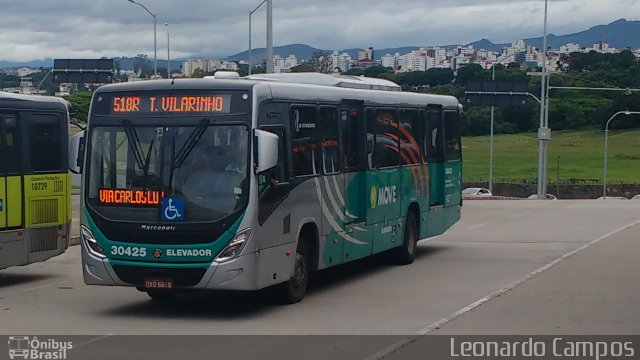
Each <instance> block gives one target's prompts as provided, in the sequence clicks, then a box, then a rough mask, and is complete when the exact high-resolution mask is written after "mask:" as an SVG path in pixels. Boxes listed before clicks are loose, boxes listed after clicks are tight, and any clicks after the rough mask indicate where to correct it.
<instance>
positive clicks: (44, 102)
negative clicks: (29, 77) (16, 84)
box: [0, 91, 69, 110]
mask: <svg viewBox="0 0 640 360" xmlns="http://www.w3.org/2000/svg"><path fill="white" fill-rule="evenodd" d="M2 107H10V108H14V109H20V108H34V109H49V110H50V109H57V110H63V109H64V110H67V109H68V108H69V102H68V101H67V100H65V99H62V98H59V97H54V96H42V95H22V94H12V93H8V92H2V91H0V108H2Z"/></svg>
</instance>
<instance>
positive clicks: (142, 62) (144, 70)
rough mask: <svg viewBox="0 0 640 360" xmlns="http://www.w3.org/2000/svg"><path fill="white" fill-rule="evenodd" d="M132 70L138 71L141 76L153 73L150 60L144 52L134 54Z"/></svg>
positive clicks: (148, 75)
mask: <svg viewBox="0 0 640 360" xmlns="http://www.w3.org/2000/svg"><path fill="white" fill-rule="evenodd" d="M133 71H135V72H136V73H138V72H139V73H140V77H141V78H145V77H150V76H151V75H153V66H152V65H151V61H150V60H149V58H148V57H147V55H144V54H138V55H136V57H135V59H134V60H133Z"/></svg>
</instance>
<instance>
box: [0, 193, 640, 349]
mask: <svg viewBox="0 0 640 360" xmlns="http://www.w3.org/2000/svg"><path fill="white" fill-rule="evenodd" d="M639 255H640V202H635V201H615V200H607V201H596V200H581V201H579V200H576V201H572V200H561V201H535V200H526V201H525V200H521V201H467V202H465V205H464V207H463V218H462V220H461V221H460V222H459V223H458V224H456V225H455V226H454V227H453V228H452V229H451V230H450V231H448V232H447V233H446V234H445V235H443V236H440V237H437V238H434V239H430V240H426V241H422V242H420V243H419V250H418V257H417V259H416V261H415V262H414V263H413V264H412V265H409V266H393V265H389V264H387V263H386V261H385V260H384V259H383V258H381V257H374V258H371V259H367V260H364V261H360V262H357V263H355V264H350V265H347V266H343V267H340V268H337V269H330V270H327V271H325V272H322V273H320V274H318V276H316V277H315V279H314V283H313V286H312V287H311V289H310V292H309V294H308V296H307V297H306V298H305V299H304V300H303V301H302V302H301V303H298V304H295V305H290V306H280V305H275V304H274V302H273V301H272V300H271V299H270V296H269V293H268V292H266V291H263V292H258V293H205V294H194V295H189V296H185V297H183V298H181V299H180V300H179V301H177V302H173V303H169V304H163V303H157V302H155V301H152V300H150V299H149V298H148V297H147V295H146V294H144V293H140V292H138V291H136V290H135V289H132V288H116V287H114V288H110V287H90V286H86V285H84V283H83V281H82V272H81V264H80V257H79V248H78V247H77V246H74V247H71V248H70V249H69V250H68V251H67V252H66V253H65V254H63V255H62V256H59V257H57V258H54V259H50V260H49V261H47V262H44V263H39V264H32V265H29V266H26V267H18V268H11V269H6V270H3V271H0V324H2V326H0V333H2V334H5V335H13V334H24V335H28V334H51V335H62V334H69V335H74V334H76V335H87V334H94V335H105V334H116V335H124V334H207V335H209V334H241V335H247V334H270V335H274V334H331V335H334V334H379V335H389V334H391V335H400V336H401V337H402V336H411V335H416V334H439V333H444V334H457V333H465V334H485V333H502V334H505V333H522V334H546V333H551V332H554V333H625V334H627V333H636V334H638V333H640V302H638V301H637V299H638V298H637V294H639V293H640V286H639V285H638V284H640V282H638V281H637V279H638V278H639V277H640V266H638V265H637V261H636V259H637V258H638V256H639ZM392 340H393V337H388V338H387V341H388V342H391V343H395V340H393V341H392ZM379 346H382V345H379ZM385 346H387V345H385ZM372 349H373V348H372ZM381 349H382V348H381ZM403 349H404V350H405V351H406V350H407V349H409V350H410V349H411V347H410V346H408V347H406V346H405V347H403Z"/></svg>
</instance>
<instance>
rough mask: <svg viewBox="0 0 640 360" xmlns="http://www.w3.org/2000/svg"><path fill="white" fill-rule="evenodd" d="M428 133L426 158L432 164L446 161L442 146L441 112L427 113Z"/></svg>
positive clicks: (430, 111) (429, 111) (431, 111)
mask: <svg viewBox="0 0 640 360" xmlns="http://www.w3.org/2000/svg"><path fill="white" fill-rule="evenodd" d="M427 129H428V131H427V133H426V143H427V146H426V149H425V151H426V152H427V153H426V154H425V157H426V158H427V161H428V162H430V163H438V162H443V161H444V147H443V144H442V140H443V134H442V133H443V131H442V115H441V112H440V111H439V110H438V111H433V110H428V111H427Z"/></svg>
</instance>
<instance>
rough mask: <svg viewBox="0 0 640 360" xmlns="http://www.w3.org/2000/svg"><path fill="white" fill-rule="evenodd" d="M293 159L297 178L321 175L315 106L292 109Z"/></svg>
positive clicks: (294, 107)
mask: <svg viewBox="0 0 640 360" xmlns="http://www.w3.org/2000/svg"><path fill="white" fill-rule="evenodd" d="M290 119H291V157H292V159H293V160H292V161H293V163H292V166H293V173H294V175H295V176H309V175H317V174H319V173H320V162H319V161H318V160H319V159H320V152H319V150H320V149H319V148H318V133H317V131H319V130H320V129H318V126H317V125H318V124H317V122H318V119H317V114H316V107H315V106H293V107H291V117H290Z"/></svg>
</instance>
